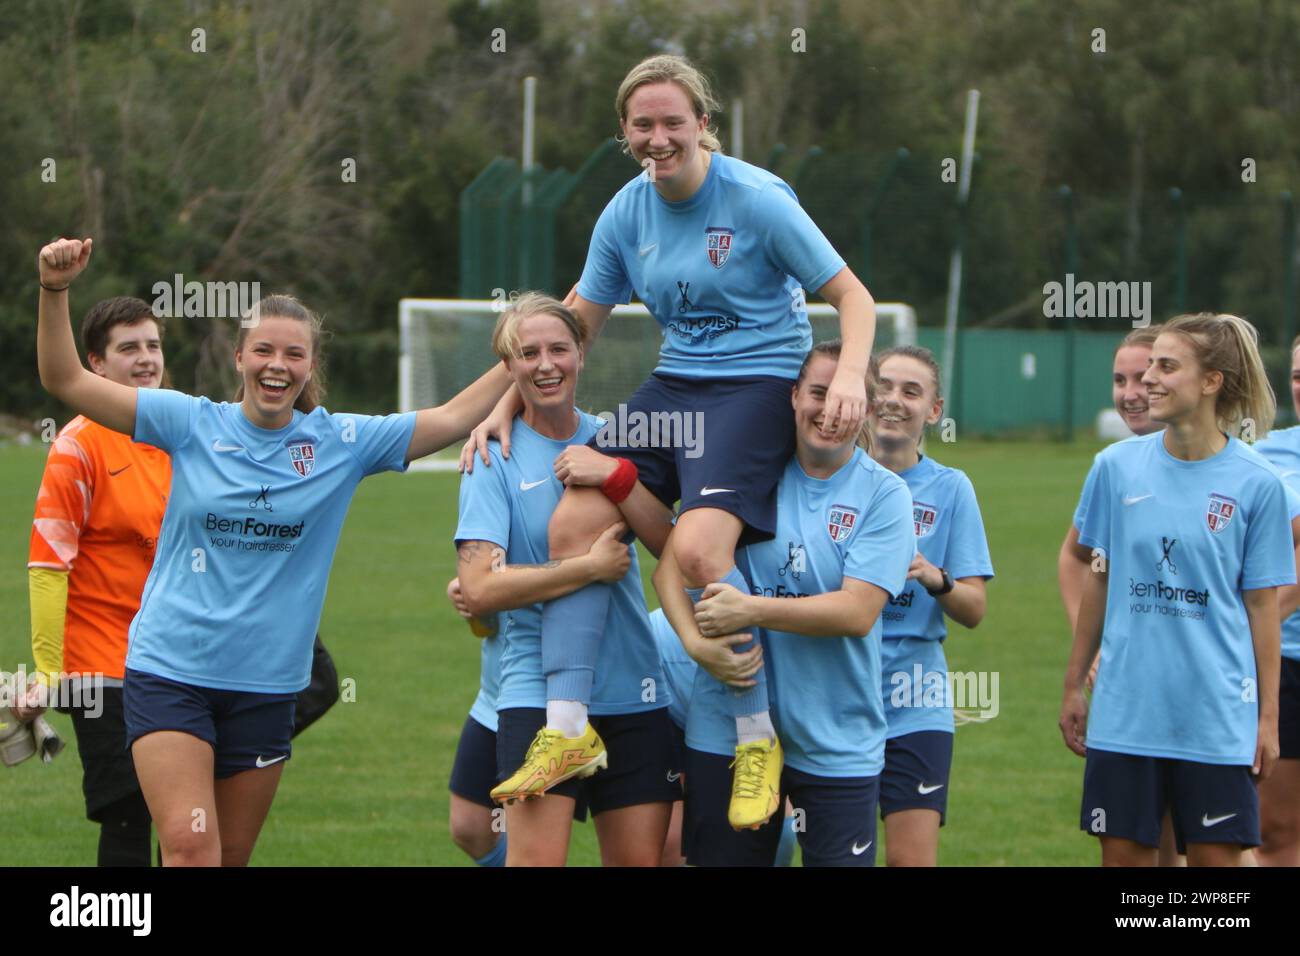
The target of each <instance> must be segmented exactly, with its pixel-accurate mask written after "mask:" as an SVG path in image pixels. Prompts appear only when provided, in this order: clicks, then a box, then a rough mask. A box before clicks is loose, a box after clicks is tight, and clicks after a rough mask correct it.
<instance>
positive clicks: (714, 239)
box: [704, 226, 735, 269]
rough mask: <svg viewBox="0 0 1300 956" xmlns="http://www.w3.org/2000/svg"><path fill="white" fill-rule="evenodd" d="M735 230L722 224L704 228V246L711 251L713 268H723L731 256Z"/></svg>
mask: <svg viewBox="0 0 1300 956" xmlns="http://www.w3.org/2000/svg"><path fill="white" fill-rule="evenodd" d="M734 234H735V230H733V229H726V228H724V227H722V226H709V228H707V229H705V230H704V248H705V249H707V250H708V252H709V261H710V262H711V263H713V268H715V269H721V268H722V267H723V266H725V265H726V264H727V259H729V258H730V257H731V237H732V236H733V235H734Z"/></svg>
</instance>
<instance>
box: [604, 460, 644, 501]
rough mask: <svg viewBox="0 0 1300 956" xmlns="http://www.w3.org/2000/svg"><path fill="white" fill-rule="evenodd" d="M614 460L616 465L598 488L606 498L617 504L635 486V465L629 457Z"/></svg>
mask: <svg viewBox="0 0 1300 956" xmlns="http://www.w3.org/2000/svg"><path fill="white" fill-rule="evenodd" d="M615 461H617V462H618V467H617V468H615V469H614V473H613V474H612V475H610V476H609V477H608V478H606V479H605V481H604V483H603V484H602V485H601V486H600V490H601V493H602V494H604V496H605V497H606V498H608V499H609V500H610V501H612V502H614V504H618V503H619V502H620V501H622V500H623V499H624V498H626V497H627V496H628V495H630V494H631V493H632V489H633V488H635V487H636V479H637V472H636V465H634V464H632V460H631V459H630V458H617V459H615Z"/></svg>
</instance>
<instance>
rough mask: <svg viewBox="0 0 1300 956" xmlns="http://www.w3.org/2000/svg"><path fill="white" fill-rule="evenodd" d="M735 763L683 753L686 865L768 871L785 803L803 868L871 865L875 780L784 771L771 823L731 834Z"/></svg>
mask: <svg viewBox="0 0 1300 956" xmlns="http://www.w3.org/2000/svg"><path fill="white" fill-rule="evenodd" d="M732 759H733V758H731V757H727V756H723V755H722V754H711V753H706V752H705V751H702V750H695V749H693V748H689V747H688V748H687V750H686V781H685V782H686V804H685V807H684V808H683V813H682V852H683V854H684V855H685V856H686V862H687V863H689V864H690V865H691V866H733V867H734V866H773V865H774V862H775V859H776V849H777V846H778V844H780V842H781V831H782V830H783V829H784V826H785V824H784V814H785V810H784V808H785V802H786V799H787V798H788V799H789V801H790V804H791V806H792V807H793V808H794V809H793V813H794V816H795V834H796V836H797V837H798V839H799V846H800V848H801V849H802V850H803V865H804V866H875V865H876V806H877V804H878V803H879V800H880V777H879V776H875V777H822V776H818V775H815V774H811V773H804V772H803V771H801V770H796V769H795V768H794V767H791V766H789V765H787V766H786V767H784V768H783V769H782V771H781V802H780V804H779V805H778V808H777V811H776V813H774V814H773V815H772V818H771V819H770V820H768V821H767V823H765V824H763V826H761V827H759V828H758V829H756V830H733V829H732V828H731V824H730V823H728V822H727V807H728V805H729V804H730V802H731V786H732V770H731V764H732Z"/></svg>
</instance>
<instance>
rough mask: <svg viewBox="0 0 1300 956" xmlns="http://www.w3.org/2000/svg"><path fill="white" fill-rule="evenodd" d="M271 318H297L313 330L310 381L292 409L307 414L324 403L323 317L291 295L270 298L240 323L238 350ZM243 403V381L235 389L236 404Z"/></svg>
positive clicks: (258, 304) (259, 303)
mask: <svg viewBox="0 0 1300 956" xmlns="http://www.w3.org/2000/svg"><path fill="white" fill-rule="evenodd" d="M270 318H276V319H296V320H298V321H299V322H306V323H307V327H308V328H309V329H310V330H311V378H309V379H308V380H307V384H306V385H304V386H303V387H302V391H301V392H299V393H298V398H297V399H296V400H295V401H294V403H293V407H294V408H296V409H297V410H298V411H300V412H302V413H303V414H304V415H305V414H307V413H309V412H311V411H313V410H314V409H316V408H317V407H318V406H320V404H321V403H322V402H324V401H325V354H324V351H323V348H324V337H325V333H324V332H323V331H322V329H321V320H320V316H318V315H317V314H316V313H315V312H313V311H312V310H311V309H309V308H307V307H306V306H305V305H303V304H302V303H301V302H299V301H298V300H297V299H295V298H294V297H293V296H291V295H268V296H266V297H265V298H263V299H262V300H261V301H260V302H258V303H257V305H255V306H253V308H252V310H251V311H250V312H249V313H248V314H247V315H245V316H244V321H243V322H241V323H240V324H239V337H238V338H237V339H236V340H235V348H236V349H239V350H242V349H243V348H244V343H245V342H246V341H247V340H248V331H249V329H255V328H257V326H258V325H259V324H260V323H261V321H262V319H270ZM243 400H244V383H243V382H240V383H239V388H238V389H236V390H235V401H236V402H242V401H243Z"/></svg>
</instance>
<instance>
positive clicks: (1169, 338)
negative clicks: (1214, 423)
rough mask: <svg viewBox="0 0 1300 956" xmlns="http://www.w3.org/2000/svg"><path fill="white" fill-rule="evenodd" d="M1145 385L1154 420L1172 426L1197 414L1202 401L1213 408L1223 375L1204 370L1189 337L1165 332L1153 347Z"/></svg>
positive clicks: (1144, 379) (1143, 378)
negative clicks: (1173, 423) (1171, 424)
mask: <svg viewBox="0 0 1300 956" xmlns="http://www.w3.org/2000/svg"><path fill="white" fill-rule="evenodd" d="M1142 384H1143V385H1145V386H1146V390H1147V403H1148V405H1149V407H1150V410H1149V412H1148V414H1149V415H1150V417H1151V420H1152V421H1153V422H1156V423H1158V424H1161V425H1168V424H1170V423H1171V422H1177V421H1184V420H1187V419H1188V418H1190V417H1191V416H1193V415H1194V414H1196V412H1197V410H1198V409H1199V408H1200V407H1201V404H1202V402H1209V403H1210V408H1211V409H1213V406H1214V401H1215V398H1216V396H1217V395H1218V392H1219V388H1220V387H1221V386H1222V384H1223V373H1222V372H1215V371H1210V370H1206V369H1203V368H1201V364H1200V363H1199V362H1198V361H1197V360H1196V353H1195V352H1194V351H1193V349H1192V343H1191V342H1190V341H1188V339H1187V337H1186V336H1184V335H1180V334H1177V333H1174V332H1162V333H1161V334H1160V337H1159V338H1158V339H1156V341H1155V344H1154V345H1153V346H1152V347H1151V365H1150V366H1149V367H1148V368H1147V370H1146V372H1145V373H1144V374H1143V376H1142Z"/></svg>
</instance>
